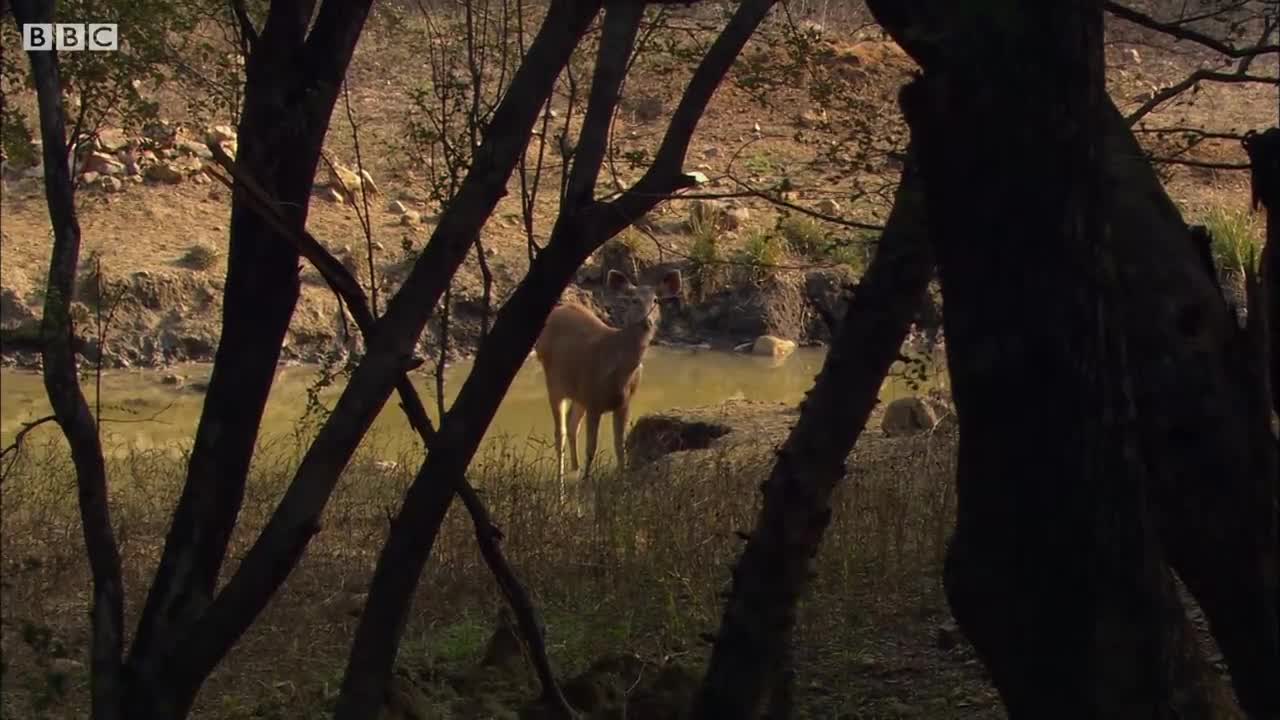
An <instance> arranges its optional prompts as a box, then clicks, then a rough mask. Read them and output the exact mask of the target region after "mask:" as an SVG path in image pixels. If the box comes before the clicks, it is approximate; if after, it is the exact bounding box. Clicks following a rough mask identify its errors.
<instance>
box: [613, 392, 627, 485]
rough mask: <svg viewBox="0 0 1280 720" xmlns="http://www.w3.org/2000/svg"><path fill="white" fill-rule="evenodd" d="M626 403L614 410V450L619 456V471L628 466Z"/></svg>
mask: <svg viewBox="0 0 1280 720" xmlns="http://www.w3.org/2000/svg"><path fill="white" fill-rule="evenodd" d="M629 410H630V408H628V407H627V406H626V405H625V404H624V405H622V406H621V407H619V408H618V409H617V410H614V411H613V452H614V454H616V455H617V456H618V472H622V471H623V470H625V469H626V468H627V447H626V440H627V415H629V414H630V413H629V412H628V411H629Z"/></svg>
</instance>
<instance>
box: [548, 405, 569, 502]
mask: <svg viewBox="0 0 1280 720" xmlns="http://www.w3.org/2000/svg"><path fill="white" fill-rule="evenodd" d="M565 409H566V408H565V401H564V400H563V399H561V398H557V397H556V396H554V395H552V396H551V420H552V422H553V423H554V424H555V440H556V479H557V480H559V481H560V483H561V484H562V485H563V483H564V426H565V417H564V414H565Z"/></svg>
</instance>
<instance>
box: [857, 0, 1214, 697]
mask: <svg viewBox="0 0 1280 720" xmlns="http://www.w3.org/2000/svg"><path fill="white" fill-rule="evenodd" d="M926 4H927V3H914V4H913V3H907V4H906V6H908V7H909V8H910V9H904V6H901V5H900V6H897V7H891V6H890V4H889V3H880V2H875V3H873V10H875V11H876V12H877V13H878V14H879V15H881V19H882V21H884V22H885V24H886V26H888V27H889V28H890V29H891V31H892V30H901V29H902V27H903V23H902V22H901V20H902V19H903V18H902V14H904V13H906V14H910V13H911V12H913V11H919V9H920V6H923V5H926ZM931 9H932V10H935V11H936V12H937V13H938V14H937V15H934V16H932V17H931V19H932V20H935V21H936V20H938V19H939V15H941V16H945V17H946V20H945V22H944V23H940V24H938V25H936V26H934V28H935V29H942V28H945V30H944V31H943V33H942V35H941V38H940V40H939V42H938V44H937V45H936V46H931V47H930V48H929V50H930V51H931V53H930V54H929V56H928V57H927V59H925V60H924V62H923V64H924V66H925V74H924V76H923V78H921V79H919V80H917V81H916V82H914V83H913V84H912V85H911V86H909V87H908V88H906V89H905V90H904V93H903V98H902V105H903V110H904V113H905V114H906V116H907V121H908V124H909V125H910V127H911V130H912V137H913V139H914V140H915V142H917V143H918V144H919V149H920V155H921V166H922V173H923V176H924V183H925V197H926V206H927V208H928V218H929V226H930V228H931V232H932V234H933V238H934V245H935V248H936V252H937V257H938V266H939V275H940V279H941V282H942V290H943V296H944V298H945V302H946V313H945V315H944V319H943V322H944V326H945V328H946V332H947V340H948V365H949V368H950V372H951V378H952V384H953V391H954V395H955V401H956V408H957V415H958V419H959V422H960V439H959V465H958V473H959V477H958V481H957V487H958V492H959V505H958V517H957V527H956V532H955V535H954V536H953V538H952V541H951V546H950V548H949V553H948V558H947V564H946V570H945V585H946V590H947V597H948V600H949V602H950V604H951V607H952V610H953V613H954V615H955V617H956V620H957V621H958V622H959V624H960V625H961V628H962V629H963V630H964V632H965V634H966V635H967V636H968V637H969V638H970V640H971V641H972V642H973V644H974V646H975V648H976V649H977V651H978V653H979V655H980V656H981V657H982V659H983V661H984V663H985V664H986V665H987V667H988V668H989V669H990V671H991V673H992V677H993V680H994V682H995V685H996V687H997V688H998V689H999V691H1000V693H1001V697H1002V699H1003V700H1004V703H1005V705H1006V707H1007V708H1008V711H1009V714H1010V716H1011V717H1014V718H1020V717H1027V718H1032V717H1034V718H1056V717H1061V718H1068V717H1116V718H1121V717H1125V718H1129V717H1172V716H1173V714H1174V713H1175V712H1184V713H1187V714H1188V715H1191V716H1212V711H1211V706H1210V703H1209V701H1208V700H1206V698H1205V696H1204V694H1203V693H1199V694H1193V695H1192V696H1190V697H1185V696H1182V697H1175V693H1174V689H1175V688H1182V687H1186V686H1187V685H1188V682H1187V680H1186V678H1184V677H1183V674H1184V673H1185V672H1187V671H1188V668H1194V669H1195V670H1198V671H1201V672H1203V670H1204V668H1203V667H1202V666H1201V667H1195V666H1194V665H1190V664H1189V663H1190V662H1193V661H1194V660H1195V649H1194V648H1195V646H1194V638H1193V637H1191V636H1190V631H1189V626H1188V624H1187V623H1186V620H1185V616H1184V614H1183V613H1182V609H1181V606H1180V603H1179V602H1178V600H1177V597H1176V595H1175V592H1174V586H1173V581H1172V576H1171V574H1170V573H1169V571H1168V569H1167V568H1166V567H1165V565H1164V563H1163V561H1162V559H1161V557H1162V555H1161V552H1160V547H1159V543H1158V539H1157V533H1156V528H1155V527H1153V523H1152V522H1151V521H1150V520H1149V519H1148V513H1147V502H1148V501H1147V498H1146V487H1145V476H1146V472H1147V469H1146V467H1145V463H1144V461H1143V459H1142V457H1141V454H1140V453H1139V443H1140V438H1139V436H1138V433H1137V427H1136V424H1135V411H1134V392H1133V389H1132V380H1131V375H1130V373H1131V362H1130V358H1129V350H1128V347H1127V343H1126V338H1125V334H1124V332H1123V328H1122V325H1121V322H1120V316H1121V313H1120V312H1119V310H1118V309H1119V307H1120V305H1121V291H1120V287H1121V285H1120V282H1119V274H1118V272H1117V258H1116V253H1115V251H1114V248H1113V247H1112V245H1113V244H1112V243H1111V242H1110V236H1111V231H1112V228H1111V227H1110V223H1109V222H1108V221H1107V218H1108V217H1109V213H1108V209H1107V207H1106V199H1107V197H1108V195H1107V194H1106V193H1104V192H1103V191H1102V188H1103V184H1104V177H1105V176H1104V165H1103V162H1102V152H1103V119H1104V110H1105V90H1104V84H1103V62H1102V13H1101V7H1100V4H1099V3H1098V2H1097V1H1096V0H1095V1H1093V2H1075V3H1034V2H1021V3H1013V4H1004V5H1001V6H1000V7H999V9H998V11H997V9H990V10H986V11H984V10H977V11H967V12H959V11H956V12H948V11H946V10H941V9H939V8H938V7H937V6H936V4H935V6H934V7H932V8H931ZM895 21H896V22H895ZM915 29H917V30H918V29H919V28H918V27H917V28H915ZM971 38H982V41H981V42H974V41H972V40H971ZM904 45H906V46H908V49H911V42H910V41H906V42H904ZM1029 398H1036V399H1037V402H1038V404H1039V405H1040V406H1041V407H1044V408H1046V410H1047V412H1046V413H1045V414H1043V415H1042V416H1041V417H1039V418H1038V419H1037V422H1028V418H1027V417H1026V412H1027V402H1028V399H1029Z"/></svg>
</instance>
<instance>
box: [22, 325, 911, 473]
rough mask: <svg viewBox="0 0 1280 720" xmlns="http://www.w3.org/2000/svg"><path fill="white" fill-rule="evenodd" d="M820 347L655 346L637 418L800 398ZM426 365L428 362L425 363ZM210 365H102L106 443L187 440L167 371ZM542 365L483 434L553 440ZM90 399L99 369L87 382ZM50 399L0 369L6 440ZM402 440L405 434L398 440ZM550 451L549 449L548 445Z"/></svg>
mask: <svg viewBox="0 0 1280 720" xmlns="http://www.w3.org/2000/svg"><path fill="white" fill-rule="evenodd" d="M825 353H826V351H825V349H822V348H800V349H798V350H797V351H796V352H795V353H794V354H793V355H791V356H790V357H788V358H786V359H785V360H783V361H781V362H779V361H774V360H772V359H768V358H760V357H753V356H750V355H745V354H740V353H730V352H719V351H710V350H698V349H686V348H669V347H657V346H655V347H653V348H650V350H649V353H648V355H647V356H646V358H645V361H644V375H643V379H642V381H641V383H640V388H639V390H638V391H637V393H636V397H635V399H634V401H633V403H632V416H631V417H632V422H634V421H635V419H637V418H639V417H641V416H642V415H644V414H646V413H652V412H659V411H668V410H674V409H678V408H681V407H696V406H700V405H712V404H717V403H720V402H723V401H725V400H727V399H730V398H743V399H747V400H765V401H781V402H799V400H800V398H801V397H802V396H803V395H804V392H805V391H806V390H808V389H809V387H811V386H812V384H813V379H814V376H815V375H817V373H818V371H819V369H821V366H822V360H823V357H824V356H825ZM424 367H429V364H428V365H426V366H424ZM210 369H211V366H210V365H207V364H200V365H184V366H178V367H174V368H169V369H166V370H117V371H109V372H104V374H103V377H102V383H101V398H102V408H103V409H102V418H103V423H102V429H103V437H104V445H105V446H106V447H107V449H108V451H110V452H112V453H116V454H122V453H126V452H128V450H129V448H130V447H136V448H169V449H171V450H172V451H173V452H175V453H176V452H179V451H180V448H182V447H189V446H190V443H191V438H192V436H193V434H194V430H195V427H196V423H197V421H198V420H199V417H200V409H201V404H202V403H203V400H204V395H203V394H202V393H201V392H197V391H195V390H193V389H191V388H190V387H187V388H181V389H179V388H175V387H174V386H173V385H166V384H164V383H163V382H162V378H163V377H164V376H166V375H170V374H175V373H176V374H178V375H181V376H183V377H184V378H185V380H186V383H187V385H189V386H190V385H194V384H198V383H203V382H207V381H208V377H209V372H210ZM470 370H471V363H470V362H469V361H466V362H460V363H457V364H456V365H454V366H451V367H450V368H449V369H448V370H447V371H446V373H445V375H446V390H445V396H446V398H447V399H448V400H450V401H451V400H452V398H453V395H454V394H455V393H456V392H457V390H458V389H459V387H461V384H462V382H463V380H464V379H465V378H466V375H467V373H468V372H470ZM317 372H318V370H317V369H316V368H314V367H306V366H294V367H285V368H281V369H280V370H279V372H278V374H277V376H276V382H275V384H274V386H273V387H272V391H271V397H270V398H269V399H268V402H267V409H266V414H265V417H264V419H263V425H262V432H261V435H260V438H261V440H262V441H263V442H267V443H270V442H273V441H278V440H282V439H287V438H291V437H293V435H294V433H295V428H297V427H298V423H299V420H300V419H301V417H302V415H303V410H304V408H305V404H306V397H307V388H308V387H309V386H310V385H311V384H312V383H313V382H314V380H315V378H316V376H317ZM412 378H413V382H414V384H415V385H416V386H417V387H418V390H419V392H420V393H421V394H422V398H423V402H424V403H426V404H427V406H428V410H429V411H430V413H431V415H432V417H433V420H434V419H435V405H436V402H435V379H434V376H433V375H432V374H430V373H425V372H415V373H413V374H412ZM543 383H544V381H543V376H542V367H541V366H540V365H539V364H538V362H537V360H535V359H533V358H532V357H531V358H529V360H527V361H526V362H525V364H524V367H523V368H522V369H521V370H520V373H519V374H518V375H517V376H516V378H515V381H514V382H513V383H512V386H511V390H510V391H509V392H508V393H507V396H506V398H505V399H504V400H503V402H502V405H501V407H500V408H499V409H498V414H497V417H496V418H495V419H494V422H493V424H492V425H491V426H490V428H489V432H488V434H487V435H486V442H487V443H492V442H493V441H495V440H499V439H501V440H503V441H506V442H516V443H519V444H526V443H528V444H530V445H532V446H533V447H534V448H537V447H542V448H544V449H545V448H549V447H550V438H551V432H552V425H551V409H550V405H549V404H548V402H547V395H546V388H545V385H544V384H543ZM342 384H343V380H342V379H339V380H338V381H337V382H336V383H335V385H334V386H331V387H329V388H326V389H325V390H324V391H322V392H321V394H320V397H321V398H322V400H323V401H324V403H325V404H326V405H327V406H329V407H332V405H333V403H334V401H335V400H336V399H337V396H338V394H339V392H340V389H341V385H342ZM82 386H83V388H84V391H85V394H86V395H87V396H88V398H89V402H90V404H91V406H92V405H93V404H94V394H95V387H94V382H93V379H92V378H91V377H90V378H86V379H85V380H84V381H83V384H82ZM909 393H910V391H909V390H907V389H906V388H905V386H904V385H903V384H902V383H901V382H900V381H897V380H894V379H891V380H890V381H887V382H886V383H885V387H884V389H883V391H882V397H883V398H885V399H892V398H893V397H898V396H900V395H904V394H909ZM48 413H49V405H48V401H47V400H46V398H45V393H44V386H43V384H42V382H41V378H40V376H39V374H37V373H35V372H31V371H22V370H14V369H5V370H0V443H3V445H5V446H7V445H8V444H9V443H10V442H11V441H12V439H13V437H14V435H15V433H17V432H18V430H19V428H20V427H21V426H22V423H24V422H29V421H30V420H32V419H35V418H38V417H41V416H44V415H47V414H48ZM611 427H612V425H611V424H610V421H609V418H608V417H606V418H604V420H603V421H602V422H601V428H600V445H601V448H600V451H601V452H608V453H610V454H612V452H613V450H612V448H613V437H612V430H611V429H610V428H611ZM56 434H57V429H56V427H55V426H53V425H52V424H48V425H45V426H43V427H41V428H39V429H38V430H36V431H35V432H33V433H31V435H30V437H31V439H32V440H33V444H34V443H35V442H39V441H40V440H41V439H43V438H53V437H55V436H56ZM370 436H371V437H374V438H376V439H377V442H378V443H379V444H380V445H381V444H382V443H386V444H387V445H388V446H392V447H408V446H411V445H412V444H413V441H414V439H415V436H414V435H413V433H412V430H411V429H410V428H409V426H408V423H407V422H405V420H404V415H403V412H402V411H401V410H400V407H399V405H398V403H397V402H396V400H395V396H394V395H393V396H392V399H391V400H390V401H389V402H388V403H387V405H386V406H385V407H384V408H383V411H382V413H381V415H380V416H379V417H378V419H377V421H376V422H375V423H374V428H373V430H372V432H371V434H370ZM401 443H405V444H401ZM548 452H549V450H548Z"/></svg>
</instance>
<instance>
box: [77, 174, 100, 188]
mask: <svg viewBox="0 0 1280 720" xmlns="http://www.w3.org/2000/svg"><path fill="white" fill-rule="evenodd" d="M99 177H100V176H99V175H98V173H96V172H87V173H85V174H83V175H81V176H80V180H81V181H82V182H84V184H85V185H92V184H94V183H95V182H97V181H98V178H99Z"/></svg>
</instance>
